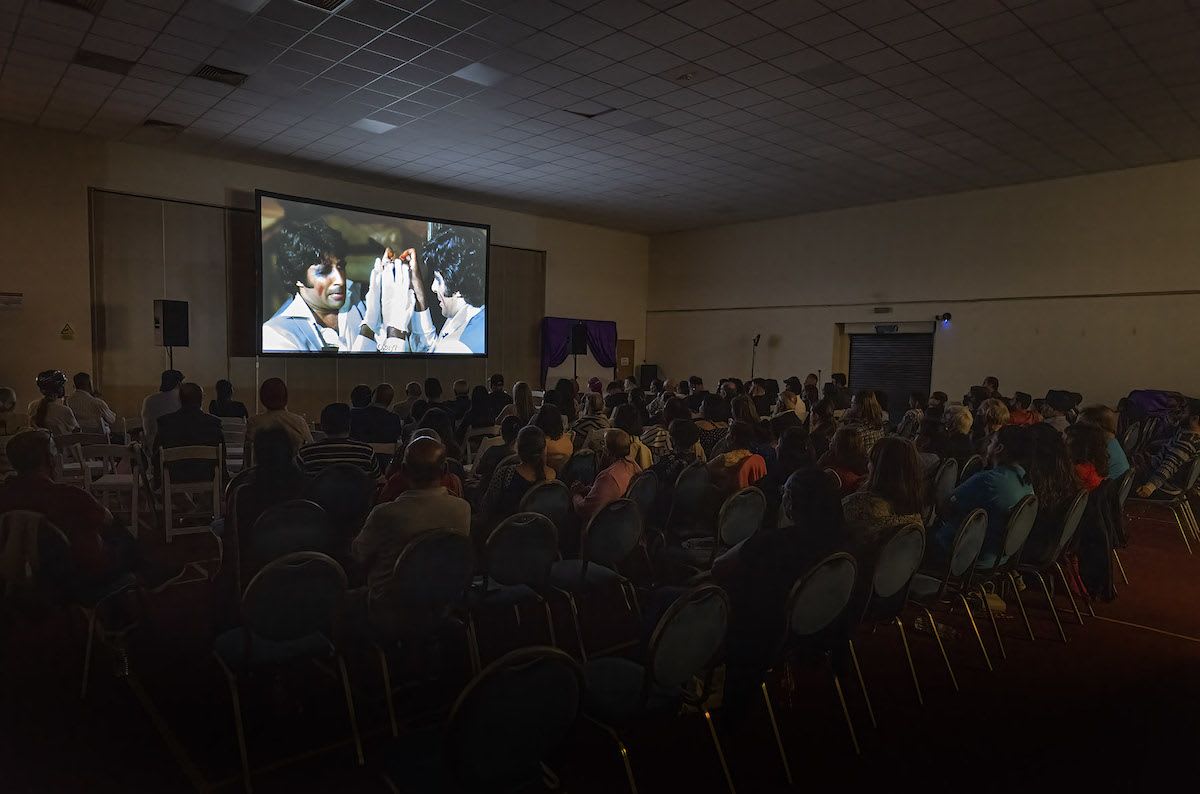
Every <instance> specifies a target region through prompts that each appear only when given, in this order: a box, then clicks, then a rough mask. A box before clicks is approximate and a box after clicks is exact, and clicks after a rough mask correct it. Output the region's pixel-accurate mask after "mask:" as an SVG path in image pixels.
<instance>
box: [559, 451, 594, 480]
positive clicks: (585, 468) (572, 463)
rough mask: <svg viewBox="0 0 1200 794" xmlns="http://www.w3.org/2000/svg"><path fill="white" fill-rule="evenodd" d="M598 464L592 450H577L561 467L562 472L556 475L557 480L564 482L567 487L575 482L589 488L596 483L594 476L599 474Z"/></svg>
mask: <svg viewBox="0 0 1200 794" xmlns="http://www.w3.org/2000/svg"><path fill="white" fill-rule="evenodd" d="M599 465H600V464H599V463H598V462H597V460H596V451H595V450H592V449H587V448H585V449H577V450H575V454H573V455H572V456H571V457H570V459H569V460H568V461H567V463H566V465H565V466H563V468H562V471H560V472H559V473H558V479H560V480H562V481H563V482H565V483H566V484H567V485H573V484H575V483H577V482H579V483H583V484H584V485H588V486H590V485H591V484H592V483H593V482H595V481H596V475H597V474H598V473H599V471H600V469H599Z"/></svg>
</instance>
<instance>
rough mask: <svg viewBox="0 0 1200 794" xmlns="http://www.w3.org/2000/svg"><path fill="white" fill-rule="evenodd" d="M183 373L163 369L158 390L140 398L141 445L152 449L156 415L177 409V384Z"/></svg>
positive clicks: (180, 381)
mask: <svg viewBox="0 0 1200 794" xmlns="http://www.w3.org/2000/svg"><path fill="white" fill-rule="evenodd" d="M181 383H183V373H182V372H180V371H179V370H177V369H168V370H163V373H162V376H161V378H160V379H159V385H158V391H157V392H155V393H154V394H151V395H149V396H148V397H146V399H144V400H142V411H141V416H142V447H143V448H145V449H154V434H155V433H156V432H158V417H160V416H165V415H166V414H170V413H174V412H176V411H178V410H179V384H181Z"/></svg>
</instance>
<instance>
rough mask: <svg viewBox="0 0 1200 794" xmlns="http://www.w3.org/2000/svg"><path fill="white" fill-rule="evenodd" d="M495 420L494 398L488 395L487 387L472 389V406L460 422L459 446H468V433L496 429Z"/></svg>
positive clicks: (457, 436) (457, 435)
mask: <svg viewBox="0 0 1200 794" xmlns="http://www.w3.org/2000/svg"><path fill="white" fill-rule="evenodd" d="M495 419H496V417H495V415H494V413H493V411H492V398H491V395H490V394H488V390H487V387H486V386H476V387H475V388H474V389H471V404H470V406H469V407H468V408H467V412H466V413H465V414H463V418H462V420H460V421H459V423H458V433H457V434H456V436H455V438H457V439H458V443H459V446H465V445H466V443H467V432H468V431H470V430H484V429H487V428H489V427H495V425H496V422H495Z"/></svg>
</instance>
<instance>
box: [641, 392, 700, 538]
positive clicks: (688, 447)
mask: <svg viewBox="0 0 1200 794" xmlns="http://www.w3.org/2000/svg"><path fill="white" fill-rule="evenodd" d="M675 402H677V403H679V404H680V405H682V406H683V410H684V411H687V406H686V405H683V401H682V400H679V399H676V400H675ZM663 413H667V409H664V411H663ZM669 432H670V434H671V448H670V449H669V450H667V452H666V453H664V454H663V456H662V457H661V458H659V459H658V462H657V463H655V464H654V465H653V466H651V467H650V471H652V472H654V476H655V477H656V478H657V479H658V494H657V496H656V498H655V519H656V521H655V522H654V524H655V525H656V526H665V525H666V523H667V516H668V514H669V513H670V512H671V499H672V498H673V496H674V494H675V483H676V481H677V480H678V479H679V475H680V474H682V473H683V470H684V469H686V468H687V467H688V466H691V465H692V464H693V463H695V462H696V461H697V460H699V458H698V457H697V456H696V450H697V449H699V444H698V442H699V440H700V431H699V430H697V429H696V423H695V422H693V421H692V420H691V419H690V418H688V419H673V420H672V421H671V428H670V431H669Z"/></svg>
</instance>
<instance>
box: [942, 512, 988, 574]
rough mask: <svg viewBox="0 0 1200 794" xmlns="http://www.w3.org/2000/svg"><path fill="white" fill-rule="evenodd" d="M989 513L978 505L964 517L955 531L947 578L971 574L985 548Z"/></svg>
mask: <svg viewBox="0 0 1200 794" xmlns="http://www.w3.org/2000/svg"><path fill="white" fill-rule="evenodd" d="M987 527H988V515H987V511H986V510H984V509H983V508H982V507H977V508H975V509H974V510H972V511H971V512H970V513H967V515H966V516H964V517H963V520H962V523H961V524H959V525H958V531H957V532H956V533H954V544H953V545H952V546H951V547H950V560H949V563H948V564H949V568H948V573H949V576H948V577H947V579H951V578H953V579H961V578H962V577H964V576H967V575H969V574H970V572H971V569H972V568H974V567H975V560H977V559H979V552H980V551H982V550H983V541H984V539H985V538H986V537H987Z"/></svg>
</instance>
